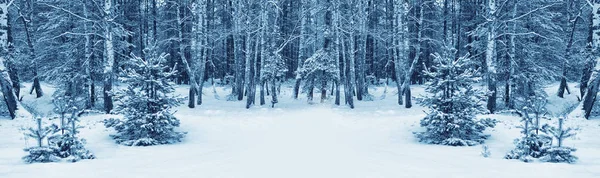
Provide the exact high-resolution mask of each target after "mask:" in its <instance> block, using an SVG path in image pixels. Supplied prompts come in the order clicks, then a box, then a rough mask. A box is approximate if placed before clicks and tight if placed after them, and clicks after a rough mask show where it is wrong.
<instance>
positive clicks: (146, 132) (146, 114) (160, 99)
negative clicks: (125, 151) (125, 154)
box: [104, 54, 185, 146]
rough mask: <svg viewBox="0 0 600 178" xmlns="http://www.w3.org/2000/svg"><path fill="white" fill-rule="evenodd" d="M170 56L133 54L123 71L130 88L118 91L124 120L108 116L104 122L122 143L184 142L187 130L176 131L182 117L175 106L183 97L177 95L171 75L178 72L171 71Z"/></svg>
mask: <svg viewBox="0 0 600 178" xmlns="http://www.w3.org/2000/svg"><path fill="white" fill-rule="evenodd" d="M165 62H166V55H164V54H163V55H154V56H150V57H148V58H146V60H143V59H141V58H139V57H137V56H133V57H132V59H130V61H129V63H128V64H126V65H128V66H129V67H128V68H127V70H125V71H123V73H124V74H125V76H123V78H122V80H123V81H122V82H123V83H126V84H128V86H127V88H126V89H124V90H122V91H120V92H117V93H116V97H117V98H118V101H120V103H119V104H118V107H117V111H118V113H120V114H123V115H124V118H123V119H115V118H112V119H108V120H105V122H104V124H105V126H106V127H113V128H114V129H115V130H116V131H117V133H116V134H114V135H111V136H112V137H113V138H114V139H115V141H116V142H117V143H119V144H123V145H128V146H150V145H159V144H172V143H176V142H181V140H182V139H183V137H184V136H185V133H182V132H176V131H175V128H176V127H178V126H179V120H178V119H177V118H175V116H173V112H172V111H171V108H173V107H175V106H178V105H180V104H181V101H182V98H179V97H177V96H174V95H173V92H174V88H173V83H172V82H171V81H169V78H170V77H172V76H173V75H175V74H176V71H175V70H168V69H167V67H166V65H165Z"/></svg>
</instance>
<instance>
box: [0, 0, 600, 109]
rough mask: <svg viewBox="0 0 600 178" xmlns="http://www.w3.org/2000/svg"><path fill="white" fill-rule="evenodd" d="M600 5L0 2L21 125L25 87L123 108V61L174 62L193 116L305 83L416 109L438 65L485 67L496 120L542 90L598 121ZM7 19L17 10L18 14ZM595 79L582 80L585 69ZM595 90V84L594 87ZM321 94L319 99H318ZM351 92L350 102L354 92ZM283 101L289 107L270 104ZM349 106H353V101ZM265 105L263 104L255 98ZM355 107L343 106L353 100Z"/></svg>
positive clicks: (301, 89)
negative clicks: (386, 96)
mask: <svg viewBox="0 0 600 178" xmlns="http://www.w3.org/2000/svg"><path fill="white" fill-rule="evenodd" d="M598 4H600V2H596V1H587V0H530V1H519V0H15V1H9V0H0V7H2V8H4V9H2V12H3V13H2V14H1V15H2V16H3V17H0V19H2V23H0V25H2V26H3V27H5V28H2V29H1V30H0V31H2V32H1V33H0V34H2V36H1V37H0V39H1V40H6V41H2V44H3V51H2V56H3V57H4V58H3V59H4V61H2V62H4V64H3V65H2V66H4V65H6V67H7V70H3V71H4V72H3V76H4V77H3V80H2V82H0V84H2V88H3V90H2V92H3V94H4V96H5V97H4V98H5V100H6V101H7V105H8V106H9V107H8V108H9V110H11V114H12V113H14V110H15V109H17V108H18V100H19V99H18V98H19V97H20V96H21V95H23V94H24V92H21V91H19V89H20V87H19V86H20V84H19V83H20V82H21V81H33V84H34V85H33V86H34V87H32V89H31V90H30V91H27V92H30V93H32V92H35V94H36V95H37V96H38V97H41V96H42V95H43V94H44V93H43V91H42V89H41V87H40V81H41V80H42V81H45V82H50V83H53V84H56V85H57V86H58V87H59V89H60V90H59V94H61V95H66V96H71V97H73V98H77V99H78V101H80V102H81V103H82V105H85V106H86V107H87V108H93V107H100V105H101V106H102V108H103V109H104V111H106V112H110V111H111V110H112V109H113V102H114V101H113V100H114V99H113V97H112V93H114V92H113V86H114V85H115V83H116V82H117V79H118V78H119V77H120V75H122V71H123V70H124V69H125V68H126V65H125V64H124V62H123V61H127V60H128V59H131V58H137V57H139V58H141V59H142V60H144V59H146V58H147V56H149V55H150V54H161V53H165V54H168V56H167V57H166V60H167V63H166V64H167V65H169V66H170V68H172V69H176V70H177V71H178V72H177V75H176V76H175V77H173V78H172V80H173V81H175V82H176V83H179V84H189V85H190V90H189V97H188V99H189V101H188V106H189V107H191V108H193V107H195V106H196V105H201V104H203V103H202V93H203V88H204V87H203V85H204V83H205V82H206V81H207V80H209V79H221V80H220V81H224V83H225V84H228V85H231V86H232V92H231V95H230V97H229V99H232V100H244V99H246V103H247V105H246V107H247V108H250V107H252V106H253V105H256V104H260V105H263V104H266V102H267V100H269V99H268V98H266V97H267V96H265V95H266V94H265V92H266V90H270V91H275V90H276V89H277V88H278V87H279V86H280V85H281V84H282V82H284V81H288V80H294V81H295V85H294V97H296V98H297V97H298V95H301V94H306V95H307V97H308V98H309V99H310V100H312V99H313V97H314V96H313V95H318V94H314V93H315V92H316V93H320V99H321V100H324V99H326V98H327V97H329V96H328V95H327V94H328V93H330V92H333V93H334V97H335V104H338V105H339V104H347V105H348V106H349V107H351V108H353V107H354V100H359V101H360V100H372V96H371V95H370V94H369V86H371V85H378V84H380V81H386V80H392V81H396V82H395V83H397V86H396V87H397V89H398V91H399V92H398V95H397V96H398V104H400V105H404V106H405V107H407V108H410V107H411V106H412V101H411V99H412V97H411V90H410V85H411V84H422V83H425V82H427V81H429V80H434V79H432V78H430V77H428V75H426V71H431V70H435V66H434V65H435V64H436V62H434V60H435V57H434V54H439V55H441V56H442V57H444V58H447V57H452V58H455V59H459V58H461V57H465V58H469V59H471V60H474V61H477V63H476V64H475V65H474V66H472V67H473V68H476V69H478V72H479V74H480V76H481V77H482V78H483V79H484V82H485V84H486V85H487V88H488V90H489V91H490V92H489V95H488V98H487V109H488V110H489V111H490V112H492V113H493V112H495V111H498V110H500V109H510V108H515V107H519V106H520V104H519V103H520V102H522V101H523V100H527V98H529V97H534V96H540V95H542V94H541V89H540V88H542V87H541V86H542V85H544V84H546V83H547V82H551V81H558V80H561V81H562V85H561V88H560V90H559V92H558V93H559V95H560V96H561V97H562V96H563V95H564V91H568V92H571V91H570V90H569V88H568V87H567V85H566V82H567V81H580V82H581V84H582V86H581V92H580V93H578V94H580V96H584V97H581V98H583V100H584V101H585V102H583V103H590V104H588V105H587V106H586V107H585V108H589V109H586V111H587V112H586V113H587V114H586V116H589V112H590V111H591V107H592V106H593V103H594V100H595V97H593V96H595V95H585V93H586V91H587V90H591V91H592V92H593V93H594V94H595V93H596V90H597V89H596V88H597V87H598V86H597V85H598V84H597V83H600V82H596V83H593V85H592V86H589V87H587V86H588V83H589V82H588V81H590V78H594V79H595V77H594V76H595V74H592V71H593V70H592V69H593V68H594V66H595V63H596V58H595V57H594V56H595V55H596V54H595V53H593V51H594V50H595V48H596V45H597V44H596V42H595V40H597V39H599V38H597V34H596V33H593V31H594V30H596V28H594V26H597V25H598V24H594V23H593V20H592V19H593V18H596V16H598V14H595V13H592V12H596V11H593V10H594V9H596V10H597V7H598ZM6 12H8V13H6ZM582 69H583V70H582ZM592 81H595V80H592ZM315 90H316V91H315ZM341 90H343V91H341ZM10 93H14V95H13V94H10ZM269 97H270V104H271V105H272V106H275V104H276V103H277V102H278V96H277V92H271V93H270V96H269ZM341 97H344V98H341ZM256 98H258V99H259V101H255V100H256ZM342 102H343V103H342ZM13 116H14V114H13Z"/></svg>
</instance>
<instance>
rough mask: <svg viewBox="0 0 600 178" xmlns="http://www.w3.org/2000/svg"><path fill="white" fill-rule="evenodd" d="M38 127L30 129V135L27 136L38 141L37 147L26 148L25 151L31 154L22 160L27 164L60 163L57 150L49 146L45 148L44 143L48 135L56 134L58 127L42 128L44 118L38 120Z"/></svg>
mask: <svg viewBox="0 0 600 178" xmlns="http://www.w3.org/2000/svg"><path fill="white" fill-rule="evenodd" d="M36 121H37V127H36V128H29V129H28V131H29V133H26V135H27V136H28V137H30V138H34V139H35V140H36V141H37V145H36V146H34V147H30V148H25V149H24V151H25V152H28V153H29V154H28V155H26V156H24V157H23V158H22V159H23V161H25V162H26V163H48V162H57V161H60V157H59V156H58V152H57V148H56V147H53V146H51V145H50V144H47V145H45V146H44V144H43V141H44V140H46V138H47V137H48V135H50V134H51V133H53V132H55V131H56V130H57V128H58V126H56V125H51V126H46V127H42V118H37V119H36Z"/></svg>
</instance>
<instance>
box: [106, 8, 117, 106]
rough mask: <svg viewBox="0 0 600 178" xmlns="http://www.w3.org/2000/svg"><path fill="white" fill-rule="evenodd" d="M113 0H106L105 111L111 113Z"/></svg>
mask: <svg viewBox="0 0 600 178" xmlns="http://www.w3.org/2000/svg"><path fill="white" fill-rule="evenodd" d="M112 9H113V7H112V0H104V59H105V60H104V111H105V112H106V113H110V111H112V109H113V99H112V87H113V80H114V77H115V76H114V72H113V65H114V62H115V49H114V46H113V32H112V27H111V26H112V24H111V23H112V15H111V14H112Z"/></svg>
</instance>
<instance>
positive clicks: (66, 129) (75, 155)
mask: <svg viewBox="0 0 600 178" xmlns="http://www.w3.org/2000/svg"><path fill="white" fill-rule="evenodd" d="M55 94H56V93H55ZM75 98H77V97H75ZM52 102H53V103H54V111H55V112H56V113H57V114H59V115H60V118H59V119H60V128H59V129H57V130H56V133H57V134H55V135H53V136H51V137H49V138H48V139H49V141H50V142H49V143H51V144H52V145H54V146H55V147H56V149H57V150H56V151H57V153H58V156H60V157H61V158H63V159H67V160H68V161H71V162H77V161H79V160H82V159H95V158H96V156H95V155H94V154H93V153H92V152H90V151H89V150H87V149H86V148H85V143H86V141H85V139H82V138H79V137H77V134H78V133H79V128H82V127H81V126H79V124H78V123H79V113H82V111H81V110H80V109H78V108H79V107H78V106H77V103H81V104H80V105H82V106H83V105H85V101H79V102H75V100H74V99H72V97H71V96H68V95H63V96H55V98H54V99H53V101H52Z"/></svg>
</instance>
